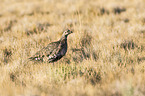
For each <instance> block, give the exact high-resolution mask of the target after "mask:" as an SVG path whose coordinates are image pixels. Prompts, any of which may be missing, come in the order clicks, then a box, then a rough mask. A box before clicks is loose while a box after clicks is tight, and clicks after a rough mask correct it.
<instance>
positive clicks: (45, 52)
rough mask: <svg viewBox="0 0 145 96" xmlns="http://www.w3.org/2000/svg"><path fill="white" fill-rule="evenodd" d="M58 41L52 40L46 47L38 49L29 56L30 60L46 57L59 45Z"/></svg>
mask: <svg viewBox="0 0 145 96" xmlns="http://www.w3.org/2000/svg"><path fill="white" fill-rule="evenodd" d="M59 43H60V42H59V41H57V42H52V43H50V44H48V45H47V46H46V47H44V48H42V49H41V50H40V51H38V52H37V53H36V54H35V55H33V56H32V57H30V58H29V59H30V60H36V61H43V58H44V57H46V56H47V57H48V56H49V55H50V54H51V53H52V52H53V51H54V50H56V49H57V47H58V46H59Z"/></svg>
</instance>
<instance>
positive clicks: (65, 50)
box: [60, 46, 67, 56]
mask: <svg viewBox="0 0 145 96" xmlns="http://www.w3.org/2000/svg"><path fill="white" fill-rule="evenodd" d="M66 52H67V46H65V47H63V48H62V50H61V51H60V54H61V55H62V56H63V55H65V54H66Z"/></svg>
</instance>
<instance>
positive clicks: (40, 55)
mask: <svg viewBox="0 0 145 96" xmlns="http://www.w3.org/2000/svg"><path fill="white" fill-rule="evenodd" d="M71 33H72V31H71V30H66V31H64V32H63V34H62V37H61V38H60V40H59V41H56V42H51V43H49V44H48V45H47V46H46V47H44V48H42V49H41V50H40V51H38V52H37V53H36V54H35V55H33V56H32V57H30V58H29V60H31V61H42V62H49V63H51V62H55V61H57V60H59V59H61V58H62V57H63V56H64V55H65V54H66V52H67V36H68V35H69V34H71Z"/></svg>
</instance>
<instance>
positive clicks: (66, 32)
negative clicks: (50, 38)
mask: <svg viewBox="0 0 145 96" xmlns="http://www.w3.org/2000/svg"><path fill="white" fill-rule="evenodd" d="M71 33H73V32H72V31H71V30H69V29H68V30H66V31H64V32H63V36H68V35H69V34H71Z"/></svg>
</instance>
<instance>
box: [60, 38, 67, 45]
mask: <svg viewBox="0 0 145 96" xmlns="http://www.w3.org/2000/svg"><path fill="white" fill-rule="evenodd" d="M60 42H61V44H65V43H67V36H62V37H61V39H60Z"/></svg>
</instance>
